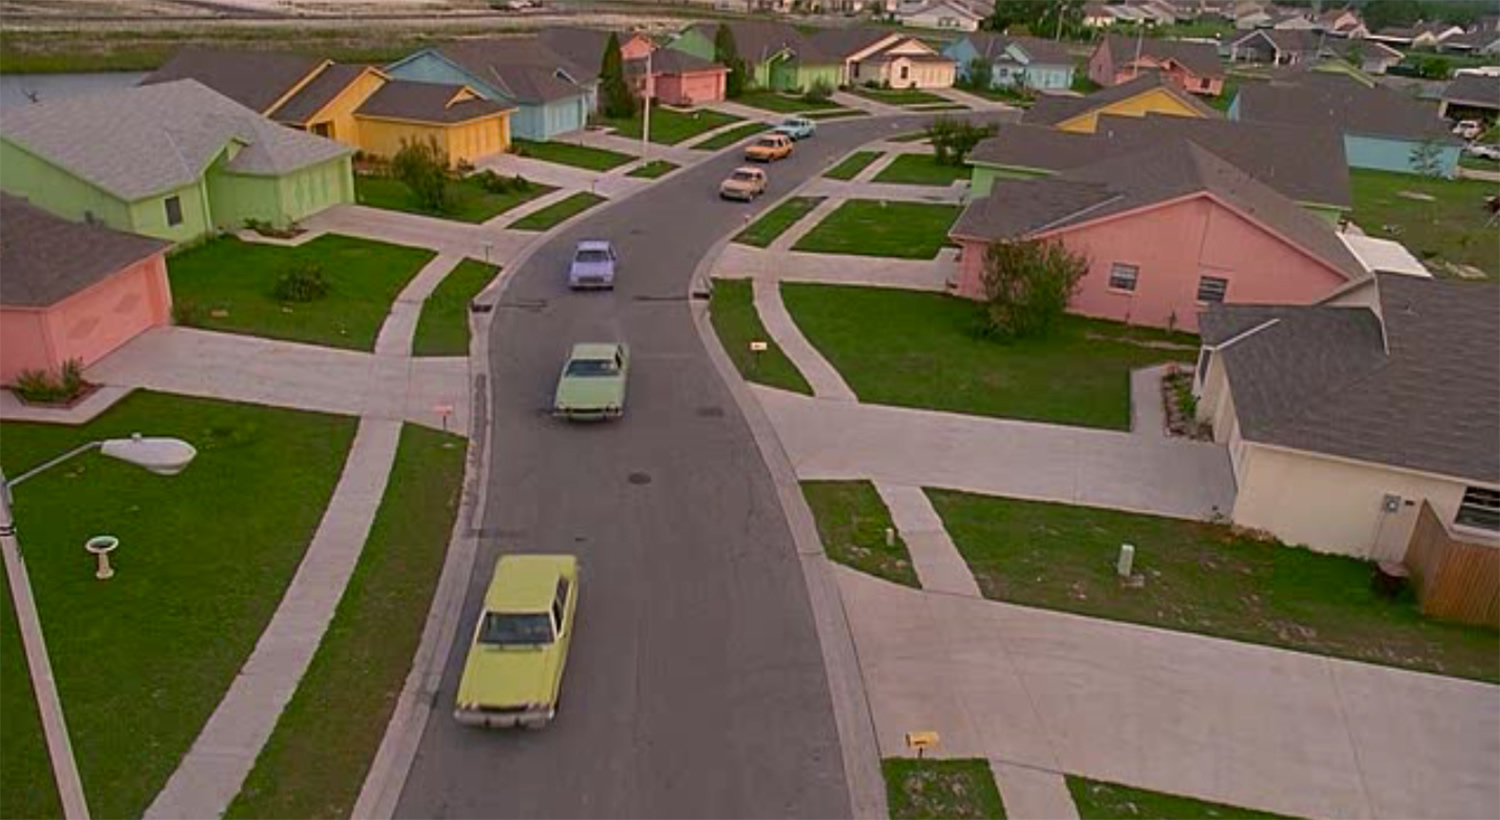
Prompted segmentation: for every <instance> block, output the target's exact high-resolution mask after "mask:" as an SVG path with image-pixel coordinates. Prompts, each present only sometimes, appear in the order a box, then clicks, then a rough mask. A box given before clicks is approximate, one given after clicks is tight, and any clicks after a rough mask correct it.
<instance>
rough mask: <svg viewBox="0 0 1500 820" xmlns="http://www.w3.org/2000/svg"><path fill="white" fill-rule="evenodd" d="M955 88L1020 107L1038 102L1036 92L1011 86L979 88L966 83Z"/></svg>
mask: <svg viewBox="0 0 1500 820" xmlns="http://www.w3.org/2000/svg"><path fill="white" fill-rule="evenodd" d="M954 89H955V90H957V91H962V92H963V93H965V94H972V95H974V96H976V97H982V98H984V99H986V100H994V101H995V102H1003V103H1009V104H1011V105H1014V106H1016V107H1018V108H1030V107H1031V106H1032V105H1034V104H1035V103H1036V95H1035V94H1034V93H1023V92H1020V91H1017V90H1016V89H1014V88H1012V87H1010V86H996V87H994V88H978V87H976V86H970V85H965V86H954Z"/></svg>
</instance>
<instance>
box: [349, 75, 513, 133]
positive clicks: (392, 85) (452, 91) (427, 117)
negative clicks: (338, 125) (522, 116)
mask: <svg viewBox="0 0 1500 820" xmlns="http://www.w3.org/2000/svg"><path fill="white" fill-rule="evenodd" d="M463 89H464V87H463V86H461V85H442V84H439V83H419V82H414V81H410V80H391V81H389V82H387V83H386V84H385V85H382V86H381V87H380V88H379V89H377V90H376V91H375V93H374V94H371V95H370V97H369V99H367V100H365V101H364V103H363V104H362V105H360V107H359V109H358V110H356V111H355V112H354V113H356V114H359V115H361V116H367V117H395V118H397V119H403V120H416V121H418V122H432V123H443V124H449V123H455V122H468V121H469V120H473V119H478V118H480V117H488V116H489V115H491V114H496V113H499V112H501V111H508V110H511V108H512V106H509V105H507V104H505V103H503V102H500V101H499V100H486V99H483V98H480V97H475V98H473V99H468V100H463V101H461V102H456V103H452V104H449V101H450V100H452V99H453V98H454V96H455V95H457V94H458V93H459V92H460V91H462V90H463Z"/></svg>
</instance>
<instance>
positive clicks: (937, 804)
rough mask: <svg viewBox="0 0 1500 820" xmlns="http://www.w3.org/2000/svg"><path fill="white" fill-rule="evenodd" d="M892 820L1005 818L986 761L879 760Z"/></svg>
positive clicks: (992, 775)
mask: <svg viewBox="0 0 1500 820" xmlns="http://www.w3.org/2000/svg"><path fill="white" fill-rule="evenodd" d="M880 769H881V771H882V772H883V773H884V774H885V796H886V803H887V804H889V806H888V807H889V809H890V814H891V820H949V818H963V819H964V820H968V819H969V818H974V819H975V820H990V819H991V818H999V819H1000V820H1003V818H1004V817H1005V803H1004V802H1003V801H1001V799H1000V790H999V789H998V788H996V787H995V775H994V773H993V772H991V771H990V764H989V761H987V760H933V759H928V760H913V759H911V758H899V757H891V758H886V759H885V760H882V761H880Z"/></svg>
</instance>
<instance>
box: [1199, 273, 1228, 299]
mask: <svg viewBox="0 0 1500 820" xmlns="http://www.w3.org/2000/svg"><path fill="white" fill-rule="evenodd" d="M1228 291H1229V280H1228V279H1224V278H1222V277H1218V276H1203V277H1200V278H1199V279H1198V301H1200V302H1222V301H1224V294H1225V293H1227V292H1228Z"/></svg>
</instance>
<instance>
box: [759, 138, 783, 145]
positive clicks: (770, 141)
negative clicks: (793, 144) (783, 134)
mask: <svg viewBox="0 0 1500 820" xmlns="http://www.w3.org/2000/svg"><path fill="white" fill-rule="evenodd" d="M779 144H780V143H779V142H777V141H776V140H774V139H771V138H770V137H767V138H765V139H763V140H761V141H760V142H757V143H756V145H761V146H764V147H766V148H775V147H776V146H777V145H779Z"/></svg>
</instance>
